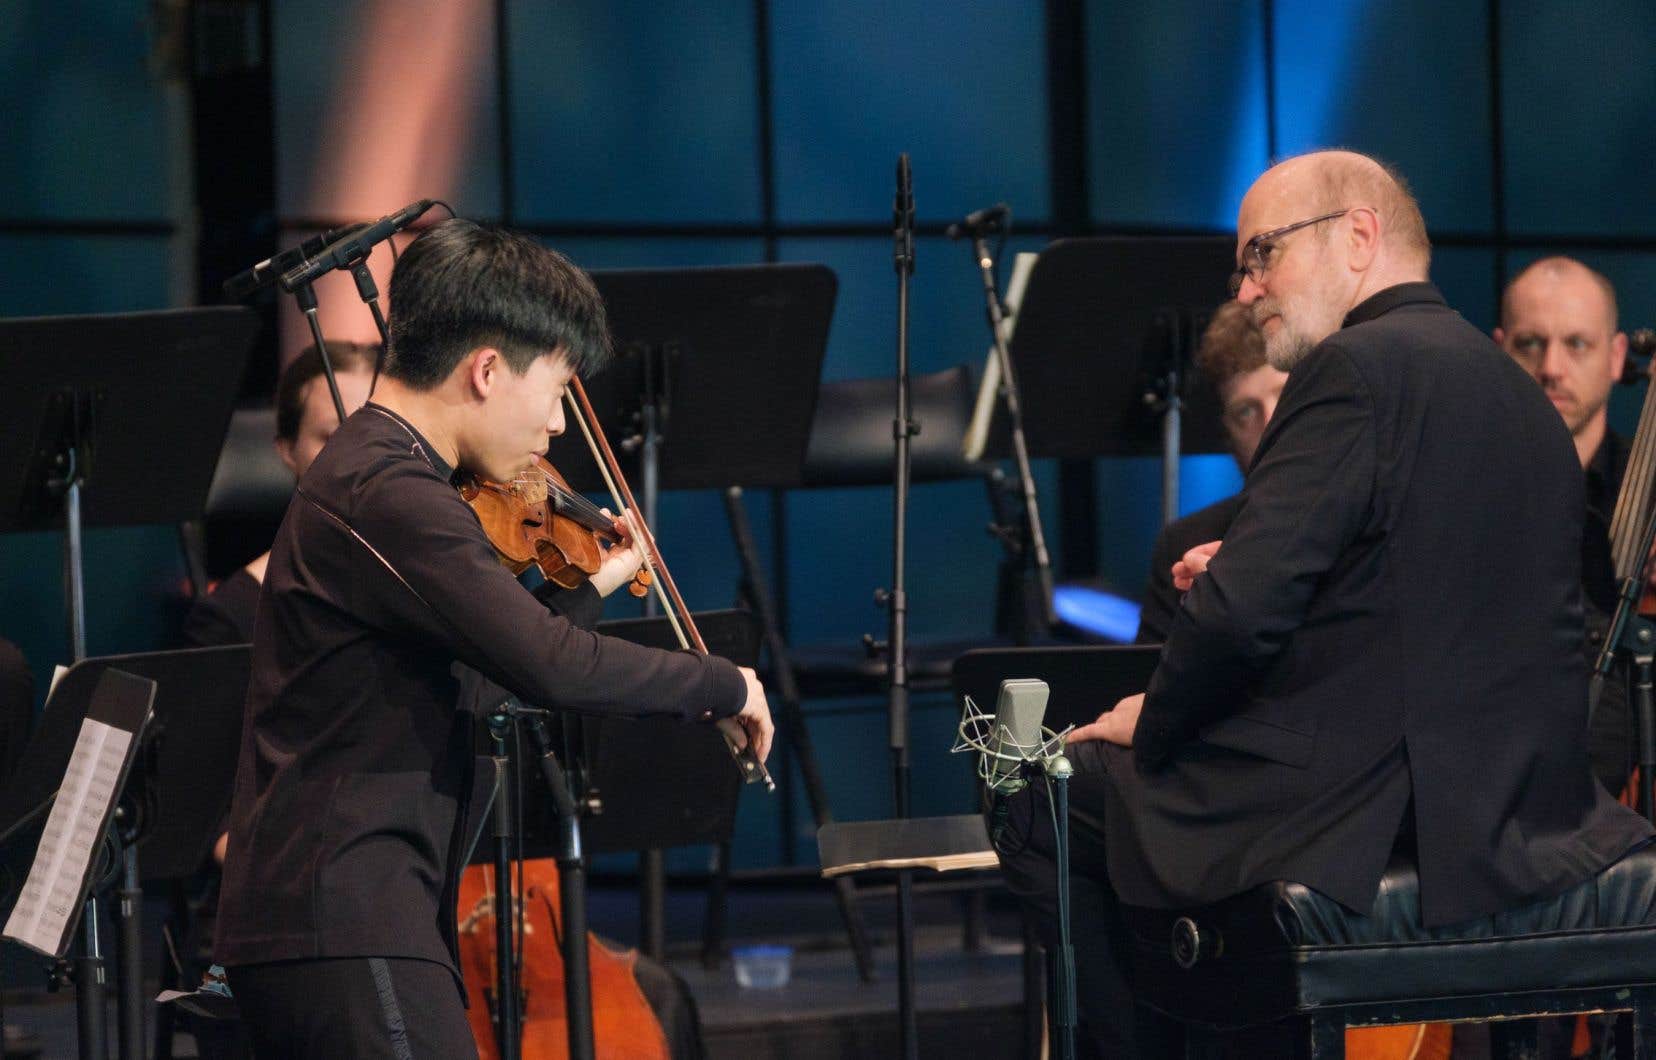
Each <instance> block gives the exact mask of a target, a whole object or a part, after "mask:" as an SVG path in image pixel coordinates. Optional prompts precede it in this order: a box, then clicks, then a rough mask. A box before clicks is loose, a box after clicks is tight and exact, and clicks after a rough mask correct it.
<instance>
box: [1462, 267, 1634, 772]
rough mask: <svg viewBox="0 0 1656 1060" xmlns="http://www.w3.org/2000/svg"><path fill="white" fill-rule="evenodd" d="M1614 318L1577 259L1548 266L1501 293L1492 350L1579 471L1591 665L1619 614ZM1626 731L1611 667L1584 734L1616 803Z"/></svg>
mask: <svg viewBox="0 0 1656 1060" xmlns="http://www.w3.org/2000/svg"><path fill="white" fill-rule="evenodd" d="M1616 316H1617V311H1616V289H1615V288H1614V287H1613V286H1611V284H1610V281H1609V280H1608V279H1606V278H1605V277H1604V276H1603V275H1602V274H1601V273H1599V272H1597V271H1595V270H1593V269H1591V268H1588V267H1587V266H1586V265H1584V264H1582V263H1581V262H1579V261H1576V260H1575V259H1574V258H1566V257H1547V258H1542V259H1540V260H1539V261H1536V262H1534V263H1533V264H1531V265H1529V266H1528V267H1527V268H1525V269H1524V270H1523V271H1522V272H1520V273H1519V274H1518V275H1517V276H1515V277H1513V278H1512V282H1510V283H1509V284H1507V287H1506V290H1505V292H1503V293H1502V296H1501V325H1500V327H1498V328H1496V329H1495V341H1496V342H1498V343H1500V345H1501V348H1502V349H1504V350H1506V352H1507V353H1508V354H1509V355H1511V357H1512V359H1513V360H1514V361H1516V362H1518V364H1519V366H1520V367H1522V368H1523V369H1524V370H1525V371H1526V372H1528V373H1530V375H1532V376H1534V377H1535V381H1536V382H1537V383H1540V384H1541V389H1542V390H1543V391H1544V392H1545V393H1546V395H1547V399H1548V400H1549V401H1551V402H1552V405H1553V408H1555V409H1557V410H1558V414H1559V415H1560V416H1561V417H1563V419H1564V425H1565V426H1566V427H1568V428H1569V429H1570V437H1571V439H1572V440H1573V441H1574V442H1575V450H1576V456H1577V458H1578V459H1579V460H1580V462H1581V470H1582V473H1583V476H1584V486H1585V489H1586V497H1587V516H1586V521H1585V523H1583V525H1582V529H1581V591H1582V598H1583V599H1582V604H1583V611H1584V613H1585V619H1586V629H1587V639H1586V642H1585V653H1586V659H1587V664H1588V665H1589V666H1591V665H1592V663H1593V662H1594V661H1596V659H1597V658H1598V653H1599V649H1600V648H1601V647H1602V646H1603V643H1604V636H1605V632H1606V630H1607V628H1608V626H1609V622H1610V617H1611V615H1612V613H1613V612H1614V611H1615V609H1616V597H1617V595H1618V587H1617V585H1616V575H1615V567H1614V564H1613V563H1612V562H1611V553H1610V520H1611V516H1612V515H1613V514H1614V513H1615V509H1616V497H1617V495H1618V494H1619V493H1620V492H1621V485H1622V478H1623V476H1624V475H1625V474H1626V472H1627V462H1628V455H1629V446H1628V443H1627V441H1626V440H1625V439H1623V438H1622V437H1621V436H1620V435H1618V434H1617V433H1616V432H1615V431H1614V430H1612V429H1611V428H1610V416H1609V405H1610V390H1611V388H1612V387H1614V386H1615V384H1616V381H1617V380H1618V379H1620V378H1621V375H1622V367H1623V365H1624V364H1625V363H1626V360H1627V335H1626V334H1624V333H1623V332H1622V331H1621V330H1619V328H1618V327H1617V322H1616ZM1632 724H1633V721H1632V714H1631V712H1630V711H1629V710H1628V695H1627V680H1626V674H1625V672H1623V671H1622V670H1621V669H1620V668H1618V669H1617V670H1616V671H1614V672H1612V673H1611V675H1610V677H1609V679H1608V680H1606V681H1605V683H1604V691H1603V693H1602V694H1601V696H1600V698H1599V703H1598V709H1597V710H1596V711H1595V712H1594V713H1593V718H1592V724H1591V727H1590V728H1589V729H1588V733H1587V748H1588V752H1589V754H1590V755H1591V757H1592V763H1593V773H1594V775H1595V776H1597V777H1598V778H1599V780H1600V782H1602V783H1603V784H1604V786H1605V787H1606V788H1607V789H1609V791H1610V793H1611V794H1612V795H1619V794H1621V791H1622V789H1623V787H1624V786H1626V784H1627V780H1628V776H1629V775H1630V774H1631V773H1632V771H1633V766H1634V761H1635V758H1636V756H1635V754H1634V740H1633V733H1632Z"/></svg>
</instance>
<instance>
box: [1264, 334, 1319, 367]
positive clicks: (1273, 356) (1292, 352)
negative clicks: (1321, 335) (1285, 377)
mask: <svg viewBox="0 0 1656 1060" xmlns="http://www.w3.org/2000/svg"><path fill="white" fill-rule="evenodd" d="M1316 347H1317V344H1316V343H1315V342H1312V341H1311V340H1310V339H1308V338H1307V337H1305V336H1304V335H1301V334H1300V333H1299V332H1297V331H1291V330H1289V329H1287V328H1278V329H1277V333H1276V334H1275V335H1272V336H1270V337H1269V338H1267V339H1266V340H1265V362H1266V363H1267V364H1269V365H1270V366H1271V367H1272V368H1275V369H1276V370H1277V371H1279V372H1291V371H1293V370H1294V366H1295V365H1297V364H1299V363H1300V362H1301V361H1303V360H1305V355H1306V354H1308V353H1310V352H1311V351H1312V350H1314V349H1316Z"/></svg>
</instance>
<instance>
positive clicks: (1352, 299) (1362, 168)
mask: <svg viewBox="0 0 1656 1060" xmlns="http://www.w3.org/2000/svg"><path fill="white" fill-rule="evenodd" d="M1236 240H1237V246H1236V258H1237V266H1238V272H1237V276H1238V279H1239V284H1238V286H1237V288H1236V297H1237V300H1238V301H1239V302H1241V303H1242V304H1243V305H1246V306H1248V307H1250V310H1251V311H1252V313H1253V316H1254V320H1255V321H1256V322H1257V323H1258V324H1259V325H1260V327H1261V329H1262V330H1263V331H1264V333H1265V349H1266V356H1267V358H1268V359H1269V360H1270V362H1271V364H1272V365H1274V366H1275V367H1277V368H1279V369H1282V370H1284V371H1287V370H1289V369H1291V368H1292V367H1293V366H1294V364H1296V363H1298V361H1299V359H1300V358H1301V357H1303V356H1304V355H1305V354H1306V353H1307V352H1309V351H1310V350H1311V348H1312V347H1314V346H1315V345H1316V344H1317V343H1319V342H1321V341H1322V340H1323V339H1325V338H1327V337H1328V336H1329V335H1331V334H1333V333H1334V332H1335V331H1336V330H1338V329H1339V327H1340V326H1341V323H1342V322H1343V320H1344V319H1345V315H1346V314H1347V313H1348V312H1350V311H1351V310H1352V309H1353V308H1355V307H1356V306H1357V305H1358V304H1359V303H1361V302H1362V301H1364V300H1365V299H1367V298H1368V297H1369V296H1371V295H1373V294H1376V293H1377V292H1379V291H1382V290H1385V289H1386V288H1388V287H1393V286H1396V285H1397V284H1400V283H1410V282H1416V281H1420V280H1424V279H1426V271H1427V267H1428V266H1429V265H1430V263H1431V253H1432V252H1431V244H1430V243H1429V242H1428V240H1427V238H1426V223H1425V221H1424V220H1423V219H1422V218H1421V215H1420V207H1419V205H1418V204H1417V203H1416V202H1415V200H1414V196H1413V195H1411V194H1410V193H1409V188H1408V185H1407V184H1406V183H1405V182H1404V181H1403V178H1402V177H1400V176H1399V175H1398V174H1396V173H1395V172H1393V171H1392V170H1391V169H1389V168H1388V167H1387V166H1385V165H1383V164H1382V163H1380V162H1378V161H1376V160H1374V159H1372V158H1369V157H1367V156H1366V155H1360V154H1357V153H1355V152H1352V151H1316V152H1313V153H1311V154H1306V155H1299V156H1297V157H1295V158H1290V159H1286V160H1285V161H1282V162H1279V163H1277V164H1276V165H1274V166H1272V167H1271V168H1270V169H1268V170H1266V171H1265V173H1264V174H1263V175H1262V176H1261V177H1260V178H1259V179H1258V180H1257V181H1255V182H1254V185H1253V187H1252V188H1250V189H1248V194H1247V195H1246V196H1244V197H1243V199H1242V209H1241V211H1240V212H1239V213H1238V214H1237V219H1236Z"/></svg>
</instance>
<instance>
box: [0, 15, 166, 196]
mask: <svg viewBox="0 0 1656 1060" xmlns="http://www.w3.org/2000/svg"><path fill="white" fill-rule="evenodd" d="M150 7H151V5H150V4H148V3H146V2H145V0H63V2H56V3H42V2H22V3H18V2H11V3H5V4H0V100H4V102H3V103H0V114H3V115H4V119H3V121H0V128H3V129H4V131H5V146H4V149H3V150H0V193H3V199H0V217H6V218H31V219H50V220H65V219H71V218H73V219H97V220H117V221H140V220H144V221H164V220H166V219H167V204H168V193H169V185H168V161H167V150H168V139H167V125H166V99H165V86H164V85H163V83H162V81H161V79H160V77H159V75H158V74H157V73H156V67H155V66H154V65H152V61H151V56H150V49H151V43H152V42H151V29H150V20H149V9H150Z"/></svg>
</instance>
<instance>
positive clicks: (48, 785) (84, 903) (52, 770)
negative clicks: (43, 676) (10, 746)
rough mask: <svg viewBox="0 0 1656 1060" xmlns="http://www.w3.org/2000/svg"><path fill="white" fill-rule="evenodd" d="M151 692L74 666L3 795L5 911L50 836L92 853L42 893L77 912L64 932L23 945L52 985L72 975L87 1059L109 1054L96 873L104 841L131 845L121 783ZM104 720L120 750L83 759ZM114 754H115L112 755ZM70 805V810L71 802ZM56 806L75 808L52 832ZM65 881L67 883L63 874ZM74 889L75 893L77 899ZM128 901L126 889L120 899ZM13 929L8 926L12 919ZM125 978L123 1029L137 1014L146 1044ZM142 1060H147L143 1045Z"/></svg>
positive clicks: (1, 890) (120, 848) (117, 850)
mask: <svg viewBox="0 0 1656 1060" xmlns="http://www.w3.org/2000/svg"><path fill="white" fill-rule="evenodd" d="M154 698H155V682H153V681H150V680H147V679H145V678H142V677H138V676H135V675H133V674H129V673H125V672H122V671H121V670H118V669H115V668H113V667H106V666H100V665H96V664H95V663H93V662H92V661H86V662H82V663H79V664H77V665H76V666H75V667H74V668H73V669H71V670H69V672H68V673H66V674H65V675H64V676H63V678H62V680H60V681H59V682H58V684H57V686H56V687H55V688H53V690H52V693H51V695H50V696H49V697H48V699H47V703H46V710H45V712H44V714H42V716H41V723H40V727H39V729H38V730H37V733H36V735H35V738H34V739H33V740H31V741H30V744H29V751H28V754H27V755H25V757H24V760H23V764H22V766H21V767H20V769H19V770H18V773H17V774H16V775H15V776H13V777H12V778H11V782H10V783H8V784H7V786H6V789H5V791H4V793H0V834H4V835H6V836H7V837H8V840H9V841H10V842H11V843H13V844H15V845H13V846H8V847H7V848H6V855H7V857H6V860H5V862H4V864H3V868H0V908H4V909H6V910H7V913H8V915H10V914H11V913H12V912H13V911H15V910H16V909H18V908H20V907H22V906H23V905H24V903H25V902H26V901H28V899H29V893H30V889H31V884H32V883H33V881H32V880H30V879H28V874H29V873H30V872H31V868H30V865H29V863H30V862H36V861H38V860H39V859H40V858H41V857H43V856H45V853H44V852H45V849H46V844H47V843H48V842H49V843H50V845H51V847H52V848H54V849H56V850H57V851H59V852H60V854H59V856H61V852H62V851H63V850H66V849H73V848H75V847H76V846H78V845H80V844H81V843H90V844H91V849H90V856H89V857H88V859H87V861H86V863H85V865H84V867H83V868H82V870H81V872H80V875H79V879H78V881H76V882H75V883H72V884H66V889H65V890H64V891H63V892H62V893H61V894H60V893H59V892H58V891H56V890H53V891H52V892H51V894H52V896H51V897H50V898H46V897H44V896H42V900H43V901H46V902H47V904H48V906H49V907H56V908H57V910H58V913H57V915H63V914H62V912H61V911H62V910H64V909H67V910H79V912H78V913H77V912H68V913H67V919H66V921H65V923H64V924H63V926H62V930H61V932H59V931H55V930H54V931H52V932H50V933H51V934H52V936H53V937H52V938H51V939H50V940H45V939H44V938H43V936H42V935H41V933H39V932H33V933H32V934H34V935H35V936H36V939H35V941H33V942H24V943H23V944H24V945H27V946H28V948H30V949H32V950H35V951H36V952H37V953H40V954H43V955H45V956H46V957H47V958H48V959H50V960H51V961H52V964H51V967H50V969H49V973H48V983H49V984H50V988H51V989H53V990H56V989H57V988H58V987H60V986H62V985H64V984H65V983H67V982H70V981H72V982H74V984H75V988H76V989H75V994H76V997H75V1001H76V1027H77V1031H78V1038H79V1055H80V1056H81V1057H83V1058H86V1057H97V1058H98V1060H103V1057H104V1056H105V1055H106V1054H105V1041H106V1031H105V1023H104V1019H105V1013H104V987H103V983H104V978H105V974H104V972H105V970H104V964H103V956H102V952H101V950H100V949H99V948H98V947H97V945H96V944H95V941H96V938H97V934H98V925H97V923H96V921H95V919H94V918H96V917H97V915H98V907H97V903H96V901H95V896H96V894H97V892H98V891H99V890H101V889H103V887H104V886H106V885H107V884H108V882H109V876H107V875H105V876H104V879H103V881H102V882H100V881H99V879H98V878H99V876H100V875H103V874H105V873H106V872H107V871H108V869H109V868H112V867H113V866H110V865H107V864H106V862H107V861H108V860H109V859H107V858H105V857H103V856H102V855H105V854H107V853H109V849H108V847H110V846H111V845H112V847H113V850H114V859H115V860H116V861H120V862H122V863H123V864H124V863H125V861H126V860H127V859H128V858H129V856H130V855H129V854H128V853H127V852H128V851H129V850H130V847H131V841H132V836H131V834H130V832H129V831H128V829H127V824H128V823H129V822H130V821H131V818H132V810H131V808H130V804H128V803H126V800H125V799H124V797H123V795H122V791H123V788H124V786H125V784H126V782H127V778H128V776H129V774H130V772H131V771H132V766H133V762H134V761H135V760H136V759H137V758H138V757H139V756H140V755H141V754H143V748H144V742H145V735H146V728H147V724H148V722H149V720H150V718H151V706H152V704H153V702H154ZM92 723H99V724H98V725H94V724H92ZM99 725H101V726H103V727H106V729H105V731H109V732H116V733H124V734H126V735H127V737H128V742H127V743H126V745H125V747H124V749H121V750H119V751H116V749H115V748H114V747H110V748H107V749H105V750H104V751H103V752H102V753H97V754H94V755H93V756H92V758H90V759H85V760H83V759H82V758H81V757H80V754H79V752H81V751H82V750H84V748H83V746H82V743H81V741H82V740H83V738H85V737H88V736H90V732H89V730H92V729H96V728H98V727H99ZM111 754H113V755H114V757H113V758H110V757H108V756H109V755H111ZM100 759H101V760H102V761H101V762H100V761H99V760H100ZM88 778H97V779H91V780H89V779H88ZM77 788H78V789H79V791H78V795H77V796H76V801H74V802H64V801H63V800H61V799H59V798H58V795H59V793H60V792H63V791H68V790H74V789H77ZM80 797H84V799H85V801H84V803H81V802H80V801H79V798H80ZM82 805H84V806H85V807H86V808H87V809H88V810H94V811H95V813H96V820H90V819H86V818H84V817H82V816H81V815H82V813H83V811H82V810H81V806H82ZM72 806H73V807H74V809H72V810H71V807H72ZM60 811H61V812H64V813H67V814H68V815H69V816H68V818H67V819H66V820H65V821H64V824H65V826H66V827H67V829H69V831H66V832H63V833H61V834H60V833H58V832H56V831H54V829H55V828H56V827H57V825H56V823H55V818H56V817H57V815H58V814H59V813H60ZM123 818H124V820H123ZM37 848H39V852H38V853H37ZM25 851H26V852H27V854H28V855H29V856H28V858H27V861H25V862H15V861H13V860H11V859H12V857H15V856H17V855H19V854H21V853H23V852H25ZM36 867H39V866H36ZM59 882H60V885H64V884H65V882H66V881H59ZM72 893H73V894H76V895H78V897H71V896H70V895H71V894H72ZM126 900H127V899H126V898H125V897H123V904H124V903H125V901H126ZM133 901H134V902H135V901H136V899H133ZM128 914H130V915H129V916H127V918H128V919H131V920H133V921H134V922H135V921H136V918H137V915H138V912H137V909H136V907H135V906H134V907H133V908H129V909H123V915H124V916H125V915H128ZM88 921H90V923H89V922H88ZM77 926H78V927H79V928H80V929H81V930H82V931H83V932H84V933H85V936H86V938H88V939H89V940H92V944H91V945H87V946H85V947H83V948H82V951H81V952H80V953H79V954H78V955H77V956H76V957H75V958H74V960H73V961H66V960H64V959H63V957H64V954H65V953H66V952H67V950H68V949H69V947H70V946H71V944H72V939H73V937H74V933H75V930H76V928H77ZM7 930H8V931H10V930H11V928H10V925H9V924H8V929H7ZM20 938H21V937H20ZM123 956H124V954H123ZM121 985H122V988H123V993H122V997H121V1005H120V1015H121V1020H122V1026H121V1029H122V1031H123V1032H125V1031H126V1030H127V1029H128V1026H129V1020H130V1019H132V1018H133V1017H135V1019H136V1023H135V1026H136V1027H137V1031H136V1035H137V1040H138V1042H139V1044H140V1046H141V1045H142V1035H143V1010H142V997H141V996H140V997H139V1007H138V1008H137V1009H135V1010H134V1009H130V1008H129V1005H128V1001H127V999H126V996H125V994H126V991H127V988H128V984H127V983H126V982H125V981H124V980H123V982H122V984H121ZM132 989H137V984H136V983H133V984H132ZM127 1044H128V1039H127V1038H126V1037H125V1035H124V1033H123V1038H122V1047H123V1048H122V1055H123V1060H124V1058H125V1057H127V1056H129V1055H132V1054H130V1053H128V1051H127V1049H126V1046H127ZM138 1058H139V1060H142V1054H141V1053H140V1054H138Z"/></svg>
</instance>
